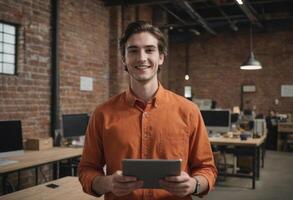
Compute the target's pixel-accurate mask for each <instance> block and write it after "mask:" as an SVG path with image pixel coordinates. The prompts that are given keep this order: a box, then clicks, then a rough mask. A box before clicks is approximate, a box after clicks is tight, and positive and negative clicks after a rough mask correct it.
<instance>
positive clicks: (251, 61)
mask: <svg viewBox="0 0 293 200" xmlns="http://www.w3.org/2000/svg"><path fill="white" fill-rule="evenodd" d="M252 48H253V46H252V25H250V56H249V57H248V59H247V60H246V61H245V62H244V63H243V64H242V65H241V66H240V69H242V70H258V69H262V66H261V64H260V62H259V61H258V60H256V58H255V56H254V53H253V50H252Z"/></svg>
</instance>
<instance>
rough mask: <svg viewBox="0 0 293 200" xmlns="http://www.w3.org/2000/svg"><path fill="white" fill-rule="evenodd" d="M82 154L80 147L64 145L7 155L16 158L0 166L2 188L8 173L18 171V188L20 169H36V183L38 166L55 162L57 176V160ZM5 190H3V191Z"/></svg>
mask: <svg viewBox="0 0 293 200" xmlns="http://www.w3.org/2000/svg"><path fill="white" fill-rule="evenodd" d="M81 154H82V148H66V147H54V148H52V149H48V150H41V151H25V152H24V154H23V155H19V156H13V157H7V158H5V159H8V160H9V159H10V160H16V161H18V162H17V163H13V164H8V165H4V166H1V167H0V176H2V177H3V178H2V186H3V189H4V188H5V187H4V184H5V181H6V177H7V175H8V174H9V173H13V172H17V173H18V187H17V188H18V189H19V179H20V171H21V170H26V169H30V168H35V169H36V170H35V171H36V180H35V181H36V184H38V167H39V166H42V165H46V164H51V163H57V178H58V177H59V162H60V161H62V160H70V159H73V158H78V157H80V156H81ZM4 192H5V191H4Z"/></svg>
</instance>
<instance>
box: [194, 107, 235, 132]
mask: <svg viewBox="0 0 293 200" xmlns="http://www.w3.org/2000/svg"><path fill="white" fill-rule="evenodd" d="M200 112H201V115H202V117H203V120H204V122H205V125H206V127H207V129H208V130H209V131H213V132H218V133H224V132H228V131H230V123H231V116H230V110H201V111H200Z"/></svg>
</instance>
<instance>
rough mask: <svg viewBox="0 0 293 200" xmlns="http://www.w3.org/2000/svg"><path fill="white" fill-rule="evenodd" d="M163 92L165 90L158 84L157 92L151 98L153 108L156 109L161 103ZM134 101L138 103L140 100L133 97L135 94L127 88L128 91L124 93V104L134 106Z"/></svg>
mask: <svg viewBox="0 0 293 200" xmlns="http://www.w3.org/2000/svg"><path fill="white" fill-rule="evenodd" d="M164 92H165V89H164V87H163V86H162V85H161V83H160V82H159V87H158V90H157V92H156V94H155V96H154V97H153V98H152V104H153V106H154V107H157V106H158V105H159V104H160V103H161V102H162V100H163V99H164ZM136 101H140V100H139V99H138V98H137V97H136V96H135V94H134V93H133V91H132V90H131V88H130V86H129V88H128V90H127V91H126V102H127V104H129V105H130V106H134V105H135V102H136Z"/></svg>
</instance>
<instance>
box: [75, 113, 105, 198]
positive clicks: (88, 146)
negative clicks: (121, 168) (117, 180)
mask: <svg viewBox="0 0 293 200" xmlns="http://www.w3.org/2000/svg"><path fill="white" fill-rule="evenodd" d="M102 124H103V118H102V114H101V113H99V112H98V111H97V110H95V112H94V113H93V114H92V116H91V118H90V120H89V124H88V127H87V131H86V136H85V143H84V148H83V153H82V157H81V161H80V163H79V166H78V172H79V173H78V174H79V181H80V183H81V185H82V188H83V191H84V192H86V193H88V194H91V195H94V196H98V195H97V194H96V193H95V192H94V191H93V190H92V182H93V180H94V179H95V177H96V176H104V175H105V173H104V171H103V167H104V165H105V158H104V152H103V143H102V136H101V135H102V134H101V132H102Z"/></svg>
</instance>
